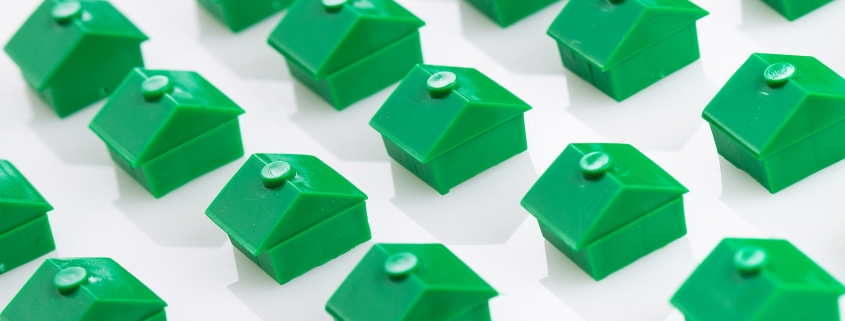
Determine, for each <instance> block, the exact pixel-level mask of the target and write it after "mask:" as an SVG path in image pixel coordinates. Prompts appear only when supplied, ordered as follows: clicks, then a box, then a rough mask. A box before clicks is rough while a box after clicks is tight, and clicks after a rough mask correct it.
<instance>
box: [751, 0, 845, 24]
mask: <svg viewBox="0 0 845 321" xmlns="http://www.w3.org/2000/svg"><path fill="white" fill-rule="evenodd" d="M763 2H765V3H766V4H768V5H769V6H770V7H772V9H775V11H777V12H778V13H780V14H781V15H783V16H784V17H785V18H786V19H787V20H789V21H793V20H795V19H798V18H801V17H803V16H804V15H806V14H808V13H810V12H812V11H813V10H816V9H818V8H820V7H821V6H823V5H826V4H828V3H831V2H833V0H763Z"/></svg>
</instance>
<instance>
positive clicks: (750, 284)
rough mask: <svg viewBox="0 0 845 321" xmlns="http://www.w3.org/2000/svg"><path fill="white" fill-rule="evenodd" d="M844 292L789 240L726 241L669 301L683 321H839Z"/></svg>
mask: <svg viewBox="0 0 845 321" xmlns="http://www.w3.org/2000/svg"><path fill="white" fill-rule="evenodd" d="M843 293H845V287H843V286H842V284H840V283H839V282H838V281H836V279H834V278H833V277H832V276H831V275H830V274H828V273H827V272H825V271H824V270H823V269H822V268H821V267H819V266H818V265H816V263H814V262H813V261H812V260H811V259H810V258H809V257H807V256H806V255H804V253H801V251H800V250H798V249H797V248H796V247H795V246H794V245H792V243H789V241H786V240H776V239H733V238H726V239H724V240H722V242H721V243H719V245H718V246H716V248H715V249H714V250H713V252H711V253H710V255H708V256H707V258H705V259H704V261H703V262H701V265H699V266H698V268H696V269H695V271H694V272H693V273H692V275H691V276H690V277H689V278H688V279H687V280H686V281H685V282H684V284H683V285H682V286H681V288H680V289H679V290H678V292H676V293H675V296H673V297H672V299H671V302H672V305H674V306H675V307H677V308H678V310H680V311H681V313H683V314H684V316H685V317H686V320H688V321H758V320H766V321H792V320H813V321H839V320H840V318H839V303H838V300H839V296H841V295H842V294H843Z"/></svg>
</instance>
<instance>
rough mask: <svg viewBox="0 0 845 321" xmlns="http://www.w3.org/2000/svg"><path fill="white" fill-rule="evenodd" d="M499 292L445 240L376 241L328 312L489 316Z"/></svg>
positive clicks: (348, 319)
mask: <svg viewBox="0 0 845 321" xmlns="http://www.w3.org/2000/svg"><path fill="white" fill-rule="evenodd" d="M497 295H498V293H497V292H496V290H494V289H493V288H492V287H490V285H488V284H487V282H484V280H482V279H481V278H480V277H479V276H478V275H476V274H475V272H473V271H472V269H470V268H469V267H468V266H466V264H464V262H461V259H459V258H458V257H457V256H455V255H454V254H452V252H451V251H449V249H447V248H446V247H445V246H443V245H442V244H376V245H374V246H373V247H372V248H371V249H370V251H369V252H367V255H366V256H364V258H363V259H361V262H360V263H358V266H356V267H355V269H354V270H352V273H350V274H349V276H348V277H346V280H345V281H343V283H342V284H341V285H340V287H339V288H338V289H337V291H336V292H335V293H334V295H332V297H331V298H330V299H329V302H328V303H327V304H326V311H328V312H329V314H331V315H332V316H333V317H334V319H335V320H337V321H371V320H396V321H399V320H403V321H411V320H427V321H470V320H472V321H489V320H490V309H489V308H488V305H487V301H488V300H490V299H491V298H493V297H495V296H497Z"/></svg>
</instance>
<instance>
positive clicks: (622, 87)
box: [548, 0, 708, 101]
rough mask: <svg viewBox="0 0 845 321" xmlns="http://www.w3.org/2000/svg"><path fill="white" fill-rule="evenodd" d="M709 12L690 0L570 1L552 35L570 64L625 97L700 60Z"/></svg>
mask: <svg viewBox="0 0 845 321" xmlns="http://www.w3.org/2000/svg"><path fill="white" fill-rule="evenodd" d="M707 14H708V13H707V11H705V10H704V9H701V8H699V7H698V6H696V5H695V4H693V3H692V2H690V1H688V0H570V1H569V3H567V4H566V7H564V8H563V11H562V12H561V13H560V15H559V16H558V17H557V19H555V21H554V22H552V25H551V27H549V30H548V34H549V35H550V36H551V37H552V38H554V39H555V40H556V41H557V43H558V47H559V49H560V56H561V59H562V60H563V65H564V67H566V68H567V69H569V70H570V71H572V72H573V73H575V74H576V75H578V76H579V77H581V78H583V79H584V80H586V81H587V82H589V83H591V84H593V86H595V87H596V88H598V89H599V90H601V91H602V92H604V93H605V94H607V95H608V96H610V97H611V98H613V99H615V100H616V101H623V100H625V99H626V98H628V97H631V96H633V95H634V94H636V93H637V92H639V91H641V90H643V89H645V88H646V87H648V86H650V85H652V84H654V83H655V82H657V81H659V80H660V79H663V78H664V77H666V76H668V75H669V74H671V73H673V72H675V71H678V70H680V69H681V68H683V67H684V66H686V65H689V64H691V63H692V62H694V61H696V60H698V58H699V55H700V54H699V51H698V34H697V32H696V27H695V23H696V21H697V20H698V19H701V18H702V17H704V16H706V15H707Z"/></svg>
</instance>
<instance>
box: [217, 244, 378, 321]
mask: <svg viewBox="0 0 845 321" xmlns="http://www.w3.org/2000/svg"><path fill="white" fill-rule="evenodd" d="M371 247H372V243H371V242H367V243H364V244H361V245H358V246H357V247H355V248H354V249H352V250H351V251H349V252H347V253H346V254H343V255H341V256H340V257H338V258H336V259H334V260H331V261H329V262H328V263H326V264H324V265H321V266H318V267H316V268H314V269H313V270H311V271H308V272H307V273H305V274H303V275H301V276H299V277H297V278H295V279H293V280H291V281H290V282H288V283H285V284H283V285H279V284H278V283H276V281H275V280H273V279H272V278H271V277H270V276H269V275H267V273H266V272H264V270H261V268H259V267H258V266H257V265H255V263H252V261H250V260H249V259H247V258H246V257H245V256H244V255H243V254H242V253H241V252H239V251H238V250H237V249H235V248H232V252H233V254H234V256H235V263H236V264H237V267H238V282H235V283H232V284H231V285H229V291H232V293H233V294H234V295H235V296H237V297H238V299H240V300H241V301H242V302H243V303H244V304H246V305H247V306H248V307H249V308H250V309H251V310H252V311H253V312H255V314H257V315H258V316H259V317H260V318H261V319H262V320H267V321H269V320H308V321H311V320H315V321H318V320H332V317H331V315H329V313H328V312H326V311H325V308H324V307H325V306H326V302H328V301H329V298H330V297H331V296H332V294H334V292H335V290H337V288H338V287H339V286H340V284H341V283H342V282H343V280H345V279H346V276H347V275H349V273H350V272H352V269H354V268H355V266H356V265H358V262H359V261H361V258H363V257H364V255H365V254H367V251H369V250H370V248H371Z"/></svg>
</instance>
